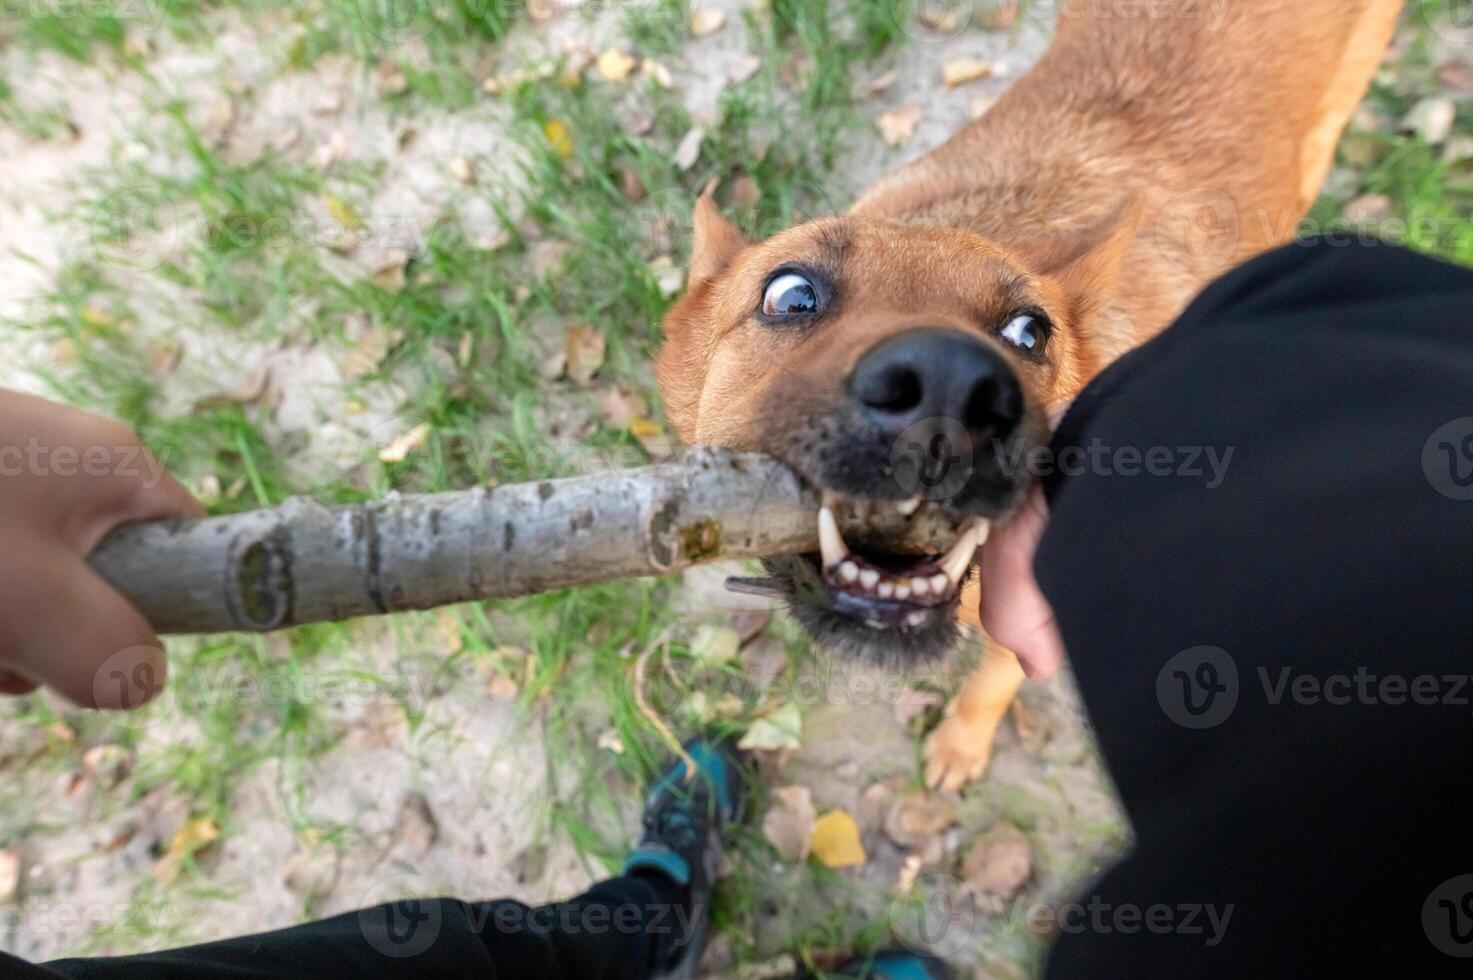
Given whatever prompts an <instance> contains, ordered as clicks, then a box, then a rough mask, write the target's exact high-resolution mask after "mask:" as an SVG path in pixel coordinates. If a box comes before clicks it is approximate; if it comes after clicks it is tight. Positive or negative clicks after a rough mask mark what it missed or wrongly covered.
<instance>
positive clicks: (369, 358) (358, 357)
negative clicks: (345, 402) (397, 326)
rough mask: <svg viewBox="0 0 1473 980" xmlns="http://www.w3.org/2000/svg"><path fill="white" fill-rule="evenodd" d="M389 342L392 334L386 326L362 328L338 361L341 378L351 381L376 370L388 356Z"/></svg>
mask: <svg viewBox="0 0 1473 980" xmlns="http://www.w3.org/2000/svg"><path fill="white" fill-rule="evenodd" d="M391 343H392V335H391V334H390V333H389V330H388V328H387V327H384V326H372V327H366V328H364V330H363V333H362V334H361V335H359V337H358V339H357V340H356V341H354V342H353V346H352V347H349V348H348V349H347V350H346V351H344V352H343V356H342V358H341V359H340V360H339V361H338V369H339V370H340V371H342V373H343V378H344V379H345V380H348V381H352V380H353V379H355V378H361V377H363V376H364V375H367V374H372V373H373V372H375V371H377V370H378V368H379V365H380V364H382V363H383V362H384V358H385V357H386V356H388V353H389V347H390V345H391Z"/></svg>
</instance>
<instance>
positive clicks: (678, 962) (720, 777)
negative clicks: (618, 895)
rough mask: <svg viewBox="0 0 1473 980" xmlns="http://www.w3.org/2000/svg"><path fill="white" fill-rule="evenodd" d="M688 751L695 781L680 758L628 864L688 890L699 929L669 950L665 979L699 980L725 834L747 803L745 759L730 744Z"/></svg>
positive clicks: (628, 869) (694, 744)
mask: <svg viewBox="0 0 1473 980" xmlns="http://www.w3.org/2000/svg"><path fill="white" fill-rule="evenodd" d="M685 751H686V753H687V754H688V755H689V756H690V758H691V761H692V762H693V763H694V764H695V773H694V776H693V778H689V779H688V778H687V777H686V764H685V760H684V759H680V760H677V761H676V762H675V764H674V765H673V766H671V767H670V768H669V769H667V770H666V771H665V773H664V775H662V776H661V777H660V779H659V781H658V782H656V783H655V785H654V787H653V788H652V789H651V790H650V793H649V797H648V798H647V799H646V800H645V806H644V821H643V824H644V830H643V832H642V833H641V835H640V838H639V843H638V844H637V845H636V846H635V848H634V852H633V853H632V854H630V855H629V857H628V858H626V859H625V861H624V873H625V874H630V873H632V872H636V871H637V872H644V873H649V872H651V871H653V872H657V873H659V874H662V875H664V876H666V877H667V878H669V879H670V880H672V881H674V882H675V883H676V884H677V885H680V886H682V887H684V888H685V889H687V892H686V894H687V897H688V901H689V903H690V909H691V913H692V922H693V923H694V927H693V928H692V930H691V936H690V937H689V938H688V939H687V940H686V941H685V942H684V943H680V944H677V945H676V946H675V948H674V949H673V950H672V951H671V955H670V957H669V959H670V961H671V962H670V964H669V966H668V967H667V969H666V970H665V972H662V973H659V974H657V975H656V976H657V977H658V978H659V980H685V978H688V977H693V976H695V971H696V967H697V965H698V964H699V963H700V960H701V953H702V952H703V951H704V950H705V947H706V930H707V927H708V925H709V922H710V900H711V884H712V882H713V881H714V880H715V878H716V866H717V864H718V862H720V860H721V831H723V830H724V829H726V828H727V827H729V826H731V825H732V824H734V823H736V822H737V820H738V819H739V818H740V816H741V812H742V808H743V804H744V803H745V802H746V789H747V787H746V781H745V779H744V778H743V772H742V770H743V761H742V756H741V753H739V752H738V751H737V750H736V748H735V747H734V746H733V744H732V743H731V742H730V741H724V740H723V741H716V740H712V739H704V738H698V739H695V740H693V741H690V742H687V743H686V745H685Z"/></svg>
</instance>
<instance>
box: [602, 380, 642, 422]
mask: <svg viewBox="0 0 1473 980" xmlns="http://www.w3.org/2000/svg"><path fill="white" fill-rule="evenodd" d="M598 405H599V408H600V409H601V410H602V411H603V416H604V421H605V422H607V423H609V426H610V427H611V428H615V429H627V428H629V423H631V422H633V421H634V420H635V419H637V418H644V417H645V416H647V415H649V413H650V406H649V403H648V402H646V401H645V400H644V399H643V398H641V397H640V396H639V395H637V394H634V393H633V392H628V391H625V390H624V389H622V388H617V387H614V388H610V389H608V390H607V391H605V392H604V395H603V397H602V398H600V399H599V402H598Z"/></svg>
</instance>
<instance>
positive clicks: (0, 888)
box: [0, 848, 20, 905]
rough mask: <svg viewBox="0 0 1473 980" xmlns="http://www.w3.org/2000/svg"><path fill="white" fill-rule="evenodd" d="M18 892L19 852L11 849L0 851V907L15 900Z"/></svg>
mask: <svg viewBox="0 0 1473 980" xmlns="http://www.w3.org/2000/svg"><path fill="white" fill-rule="evenodd" d="M18 891H20V852H19V851H17V850H15V849H13V848H6V849H5V850H3V851H0V905H4V904H5V903H6V902H9V901H10V900H11V899H13V898H15V895H16V892H18Z"/></svg>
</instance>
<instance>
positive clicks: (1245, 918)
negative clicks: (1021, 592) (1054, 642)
mask: <svg viewBox="0 0 1473 980" xmlns="http://www.w3.org/2000/svg"><path fill="white" fill-rule="evenodd" d="M1068 447H1076V448H1075V450H1074V452H1073V453H1071V454H1070V457H1069V458H1072V459H1077V458H1078V456H1079V453H1080V452H1085V453H1088V451H1090V450H1093V451H1094V453H1095V455H1094V456H1093V457H1090V456H1088V455H1086V456H1085V457H1084V459H1085V462H1084V464H1083V465H1082V466H1081V465H1078V464H1074V465H1071V467H1070V469H1071V473H1073V474H1074V475H1063V476H1060V475H1054V476H1052V477H1051V478H1050V479H1049V481H1048V483H1047V484H1046V489H1047V490H1048V491H1049V494H1050V500H1051V506H1052V519H1051V521H1050V524H1049V528H1048V531H1047V532H1046V534H1045V537H1044V540H1043V542H1042V544H1041V546H1040V551H1039V556H1038V559H1037V562H1036V565H1035V567H1036V570H1037V572H1038V576H1039V581H1040V583H1041V584H1042V585H1043V588H1044V591H1045V593H1046V594H1047V595H1048V596H1049V598H1050V600H1051V602H1052V603H1053V605H1054V609H1055V612H1056V613H1057V616H1058V622H1059V624H1060V628H1061V630H1062V633H1063V636H1064V641H1065V646H1066V647H1067V649H1068V650H1069V652H1070V662H1071V664H1072V665H1073V668H1074V670H1075V672H1076V674H1077V676H1078V678H1079V683H1080V686H1081V689H1082V691H1083V694H1084V700H1085V704H1086V707H1087V709H1088V712H1089V716H1090V719H1091V720H1092V722H1093V724H1094V727H1095V729H1096V733H1097V735H1098V737H1099V741H1100V745H1101V747H1102V749H1103V753H1104V757H1105V760H1106V762H1107V764H1108V766H1109V770H1110V773H1111V775H1112V776H1113V777H1114V780H1115V785H1116V787H1117V788H1118V790H1119V792H1120V795H1121V797H1122V799H1123V801H1124V804H1125V807H1126V810H1127V811H1128V812H1129V814H1130V817H1131V820H1132V823H1133V824H1134V828H1135V832H1136V835H1137V842H1136V844H1135V847H1134V849H1133V851H1132V853H1131V854H1130V855H1129V856H1128V857H1126V858H1125V860H1124V861H1122V862H1121V863H1119V864H1118V865H1116V866H1115V867H1114V868H1112V869H1111V870H1110V871H1109V872H1107V873H1106V874H1105V875H1104V877H1103V878H1101V879H1100V880H1099V881H1097V882H1095V883H1093V884H1092V885H1089V886H1088V887H1087V888H1086V889H1085V890H1084V893H1083V894H1082V895H1081V897H1080V898H1079V901H1078V903H1077V904H1076V905H1075V906H1072V907H1070V908H1069V909H1068V910H1067V912H1068V914H1067V915H1066V914H1064V913H1065V911H1066V910H1063V909H1061V910H1060V916H1059V924H1058V937H1057V941H1056V943H1055V945H1054V946H1053V948H1052V951H1051V954H1050V956H1049V959H1048V968H1047V975H1048V976H1049V977H1052V978H1059V980H1080V978H1091V977H1100V978H1105V977H1110V978H1119V977H1131V978H1133V977H1140V978H1167V977H1170V978H1174V977H1192V978H1203V977H1223V978H1229V977H1231V978H1234V980H1239V978H1254V977H1264V978H1270V977H1271V978H1277V977H1362V976H1366V977H1374V976H1382V977H1389V976H1398V977H1419V978H1420V977H1426V976H1442V975H1451V974H1457V975H1461V976H1473V959H1468V958H1467V957H1470V956H1473V684H1470V682H1469V677H1470V675H1473V275H1470V274H1469V273H1468V272H1467V271H1465V270H1462V269H1458V268H1454V267H1452V266H1448V265H1444V264H1441V263H1438V262H1433V261H1431V260H1428V259H1425V258H1419V257H1417V256H1414V255H1411V254H1409V253H1407V252H1404V251H1401V250H1398V249H1393V248H1390V247H1388V246H1384V245H1383V246H1379V247H1360V248H1336V247H1332V246H1330V245H1328V244H1325V243H1316V244H1313V245H1296V246H1291V247H1288V248H1285V249H1282V250H1280V251H1277V252H1274V253H1272V254H1269V255H1266V256H1263V257H1261V258H1260V259H1258V260H1256V261H1254V262H1252V263H1250V264H1249V265H1247V266H1246V267H1244V268H1241V269H1238V270H1236V271H1235V272H1233V273H1232V274H1231V275H1229V276H1228V277H1227V278H1225V279H1224V280H1222V281H1220V282H1218V283H1216V284H1214V285H1213V286H1212V287H1210V288H1209V289H1208V290H1207V291H1206V292H1205V293H1204V294H1203V295H1202V296H1201V297H1200V298H1199V299H1198V300H1197V301H1196V302H1195V303H1193V304H1192V306H1191V307H1190V309H1188V310H1187V312H1186V313H1185V314H1184V315H1183V316H1182V318H1181V320H1180V321H1179V322H1178V323H1177V324H1176V325H1175V326H1173V327H1172V328H1171V329H1170V330H1169V331H1167V332H1166V333H1164V334H1163V335H1162V336H1160V337H1159V338H1157V339H1156V340H1155V341H1154V342H1152V343H1150V344H1147V345H1145V346H1144V347H1142V348H1140V349H1139V350H1137V351H1134V352H1132V353H1131V354H1129V355H1128V356H1126V357H1124V358H1122V359H1121V360H1120V361H1118V362H1117V363H1116V364H1114V365H1112V366H1111V367H1110V368H1109V369H1108V370H1107V371H1105V372H1104V373H1103V374H1102V375H1101V376H1100V377H1099V378H1098V379H1096V380H1095V382H1094V383H1093V384H1091V385H1090V386H1089V388H1088V389H1087V390H1086V391H1085V392H1084V394H1083V395H1082V396H1081V397H1080V398H1079V399H1078V401H1077V402H1076V404H1075V405H1074V406H1073V408H1072V410H1071V411H1070V413H1069V415H1068V416H1067V418H1066V419H1065V420H1064V422H1063V423H1062V424H1061V426H1060V430H1059V432H1058V433H1057V435H1056V438H1055V442H1054V448H1055V450H1056V452H1057V453H1058V454H1059V455H1058V456H1057V457H1056V458H1057V459H1058V460H1059V462H1060V465H1061V467H1062V465H1063V462H1064V461H1065V459H1066V457H1065V455H1064V453H1065V452H1066V450H1067V449H1068ZM1163 450H1164V453H1163ZM1209 450H1211V451H1213V452H1215V453H1216V458H1217V460H1218V463H1219V465H1220V464H1221V461H1222V459H1223V456H1224V455H1225V454H1226V453H1227V452H1228V451H1229V450H1231V457H1230V459H1229V461H1228V463H1227V465H1226V468H1225V470H1224V471H1223V472H1222V473H1221V478H1220V481H1218V482H1217V483H1216V485H1212V484H1213V483H1214V475H1213V474H1214V471H1213V468H1212V466H1211V465H1210V463H1209V461H1208V459H1207V453H1208V451H1209ZM1152 451H1155V453H1156V455H1155V459H1156V467H1155V469H1156V472H1157V473H1158V474H1161V475H1151V474H1150V473H1147V472H1146V471H1145V469H1144V464H1145V461H1146V460H1148V459H1149V458H1150V457H1149V456H1148V455H1147V454H1148V453H1151V452H1152ZM1194 453H1195V455H1196V458H1195V459H1189V457H1191V456H1193V454H1194ZM1094 459H1099V460H1103V464H1102V465H1100V466H1095V465H1093V460H1094ZM1188 463H1195V464H1196V465H1195V466H1189V465H1187V464H1188ZM1081 470H1083V472H1081ZM1183 470H1185V472H1183ZM1194 471H1199V475H1198V473H1196V472H1194ZM1460 957H1461V958H1460Z"/></svg>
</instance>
